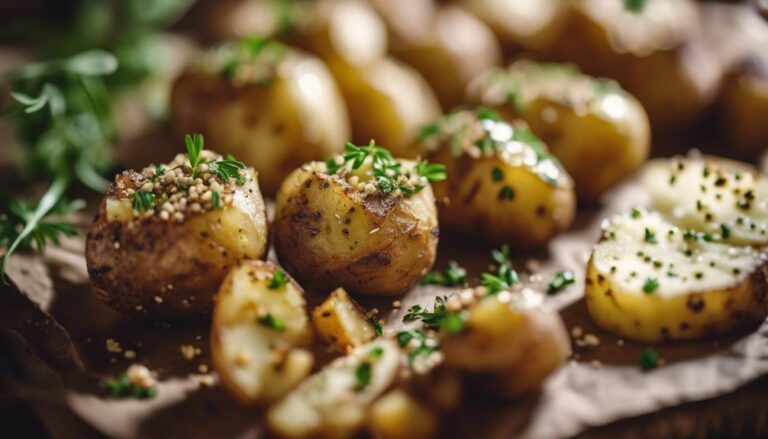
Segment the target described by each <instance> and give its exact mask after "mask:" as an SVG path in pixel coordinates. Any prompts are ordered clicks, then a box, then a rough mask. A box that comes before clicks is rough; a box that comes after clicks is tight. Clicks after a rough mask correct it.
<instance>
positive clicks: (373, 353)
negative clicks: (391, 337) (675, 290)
mask: <svg viewBox="0 0 768 439" xmlns="http://www.w3.org/2000/svg"><path fill="white" fill-rule="evenodd" d="M383 353H384V348H382V347H381V346H376V347H373V348H371V350H370V351H368V357H369V358H379V357H381V355H382V354H383Z"/></svg>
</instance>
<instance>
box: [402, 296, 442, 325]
mask: <svg viewBox="0 0 768 439" xmlns="http://www.w3.org/2000/svg"><path fill="white" fill-rule="evenodd" d="M446 299H447V297H445V296H441V297H436V298H435V304H434V305H432V311H429V310H428V309H426V308H424V307H422V306H421V305H413V306H412V307H410V308H408V311H406V313H405V315H404V316H403V322H405V323H408V322H415V321H419V320H421V322H422V323H423V324H424V326H426V327H427V328H429V329H435V330H437V329H440V325H441V323H442V321H443V319H445V317H446V316H447V315H448V311H447V310H446V308H445V301H446Z"/></svg>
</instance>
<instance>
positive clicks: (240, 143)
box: [171, 38, 350, 195]
mask: <svg viewBox="0 0 768 439" xmlns="http://www.w3.org/2000/svg"><path fill="white" fill-rule="evenodd" d="M171 108H172V111H171V112H172V118H173V127H174V131H175V132H176V134H177V135H178V136H180V137H181V136H183V135H184V134H185V133H191V132H200V133H203V134H205V136H206V137H207V138H208V139H209V140H210V141H211V142H213V143H215V144H217V145H222V148H224V149H222V151H221V152H223V153H231V154H233V155H236V156H237V157H239V158H240V159H241V160H243V161H244V162H245V163H247V164H249V165H251V166H253V167H254V168H255V169H256V171H257V172H258V173H259V182H260V184H261V187H262V189H263V190H264V193H265V194H267V195H274V194H275V193H276V192H277V189H278V187H279V186H280V183H281V182H282V181H283V179H284V178H285V177H286V176H287V175H288V174H289V173H290V172H291V171H292V170H293V169H294V168H296V167H297V166H299V165H301V164H302V163H304V162H307V161H310V160H319V159H325V158H327V157H330V156H332V155H334V154H336V153H338V152H340V150H341V148H342V145H343V143H344V142H345V141H346V140H347V139H348V138H349V135H350V129H349V118H348V115H347V109H346V106H345V104H344V100H343V98H342V95H341V92H340V91H339V89H338V87H337V86H336V82H335V81H334V79H333V76H332V75H331V73H330V71H329V70H328V68H327V67H326V66H325V64H324V63H323V62H322V61H321V60H319V59H318V58H315V57H314V56H311V55H309V54H306V53H304V52H300V51H298V50H295V49H289V48H287V47H285V46H282V45H277V44H276V43H272V42H267V41H266V40H263V39H259V38H246V39H243V40H239V41H238V42H234V43H228V44H225V45H223V46H219V47H215V48H212V49H210V50H209V51H208V52H207V53H206V54H205V55H204V56H202V58H201V59H200V60H199V61H198V62H197V63H195V64H193V65H192V66H190V67H189V68H188V69H187V71H186V72H184V73H183V74H182V75H181V76H180V77H179V78H178V79H177V80H176V82H175V83H174V86H173V90H172V96H171Z"/></svg>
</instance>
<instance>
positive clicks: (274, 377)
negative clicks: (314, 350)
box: [211, 261, 314, 405]
mask: <svg viewBox="0 0 768 439" xmlns="http://www.w3.org/2000/svg"><path fill="white" fill-rule="evenodd" d="M311 342H312V327H311V325H310V324H309V318H308V317H307V311H306V303H305V301H304V290H302V289H301V287H300V286H299V284H297V283H296V281H294V280H293V279H292V278H291V277H290V276H288V275H286V274H285V273H284V272H283V271H282V270H281V269H280V268H279V267H277V266H275V265H273V264H271V263H269V262H262V261H244V262H241V263H240V264H238V265H237V266H236V267H235V268H233V269H232V270H231V271H230V272H229V274H228V275H227V277H226V278H225V279H224V281H223V282H222V283H221V288H220V289H219V293H218V296H217V300H216V308H215V311H214V314H213V324H212V327H211V356H212V359H213V365H214V367H215V369H216V372H217V373H218V374H219V378H220V379H221V382H222V384H223V386H224V388H225V389H226V390H227V391H229V393H230V394H232V395H233V396H234V397H235V398H236V399H237V400H238V401H240V402H241V403H243V404H246V405H251V404H260V403H267V402H271V401H274V400H276V399H278V398H280V397H281V396H283V395H284V394H286V393H288V391H290V390H291V389H292V388H293V387H295V386H296V385H297V384H298V383H299V382H300V381H301V380H303V379H304V378H305V377H306V376H308V375H309V374H310V373H311V371H312V365H313V364H314V359H313V356H312V354H311V353H310V351H309V350H308V348H309V347H310V345H311Z"/></svg>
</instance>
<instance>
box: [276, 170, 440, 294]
mask: <svg viewBox="0 0 768 439" xmlns="http://www.w3.org/2000/svg"><path fill="white" fill-rule="evenodd" d="M438 234H439V229H438V226H437V212H436V209H435V202H434V196H433V194H432V189H431V187H430V186H429V185H427V186H426V187H425V188H424V189H423V190H422V191H420V192H418V193H416V194H414V195H412V196H410V197H393V196H382V195H379V194H378V193H376V194H373V195H369V196H367V197H366V196H365V195H364V194H362V193H360V192H358V191H356V190H354V189H352V187H351V186H349V185H348V184H346V183H344V182H343V181H342V180H341V179H339V178H338V177H336V176H329V175H326V174H324V173H321V172H318V171H311V170H305V169H304V168H299V169H297V170H296V171H294V172H293V173H292V174H291V175H290V176H289V177H288V178H287V179H286V180H285V182H283V185H282V187H281V189H280V191H279V193H278V195H277V203H276V209H275V220H274V242H275V250H276V252H277V256H278V258H279V259H280V262H281V264H282V265H283V266H284V267H285V268H286V270H288V271H289V272H290V273H291V274H293V275H294V276H295V277H296V278H297V279H299V281H300V282H301V283H302V284H303V285H305V286H306V287H307V289H315V290H321V291H330V290H332V289H334V288H336V287H339V286H341V287H343V288H344V289H346V290H348V291H350V292H357V293H360V294H369V295H375V296H389V295H394V294H399V293H402V292H404V291H406V290H407V289H408V288H410V287H411V286H413V285H414V284H415V283H416V282H418V281H419V279H420V278H421V277H422V276H423V275H424V274H426V273H427V271H429V269H430V268H431V267H432V264H433V263H434V260H435V254H436V248H437V239H438Z"/></svg>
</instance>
